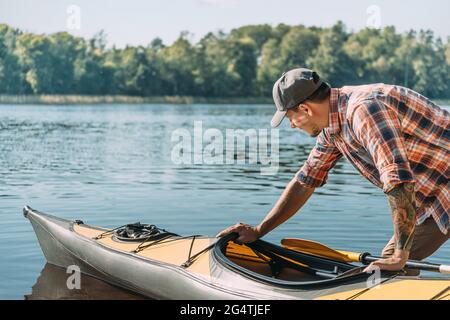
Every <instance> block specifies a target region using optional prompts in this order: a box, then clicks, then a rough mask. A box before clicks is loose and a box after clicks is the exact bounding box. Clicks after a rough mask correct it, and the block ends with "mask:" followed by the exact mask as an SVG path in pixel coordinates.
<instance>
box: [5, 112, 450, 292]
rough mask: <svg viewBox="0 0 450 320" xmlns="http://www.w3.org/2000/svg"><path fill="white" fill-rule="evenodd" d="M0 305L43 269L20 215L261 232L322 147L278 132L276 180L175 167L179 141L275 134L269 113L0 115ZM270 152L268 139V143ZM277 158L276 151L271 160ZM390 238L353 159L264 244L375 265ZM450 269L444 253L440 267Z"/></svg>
mask: <svg viewBox="0 0 450 320" xmlns="http://www.w3.org/2000/svg"><path fill="white" fill-rule="evenodd" d="M0 110H1V111H0V141H1V143H0V200H1V201H0V255H1V256H2V263H1V264H0V284H1V285H0V298H7V299H11V298H18V299H20V298H21V297H23V295H24V293H26V292H29V291H30V287H31V286H32V284H33V283H34V281H35V279H36V277H37V275H38V274H39V272H40V270H41V267H42V265H43V264H44V262H45V261H44V258H43V256H42V253H41V251H40V248H39V245H38V243H37V241H36V238H35V236H34V234H33V231H32V228H31V226H30V225H29V222H28V221H27V220H25V219H24V218H23V217H22V214H21V208H22V207H23V206H24V205H25V204H28V205H30V206H31V207H33V208H36V209H39V210H42V211H44V212H49V213H53V214H56V215H58V216H62V217H65V218H70V219H82V220H84V221H85V222H86V223H89V224H93V225H99V226H105V227H111V226H119V225H123V224H126V223H130V222H136V221H141V222H145V223H153V224H156V225H158V226H160V227H162V228H165V229H167V230H170V231H173V232H176V233H178V234H184V235H189V234H204V235H215V234H217V232H218V231H220V230H222V229H223V228H225V227H227V226H229V225H231V224H234V223H236V222H238V221H243V222H247V223H251V224H256V223H258V222H259V221H260V220H261V219H262V218H263V217H264V216H265V215H266V214H267V212H268V211H269V210H270V209H271V208H272V205H273V204H274V203H275V201H276V200H277V198H278V196H279V195H280V193H281V191H282V190H283V189H284V187H285V186H286V184H287V182H288V181H289V180H290V179H291V178H292V176H293V175H294V173H295V172H296V171H297V170H298V169H299V167H300V166H301V165H302V163H303V162H304V161H305V159H306V158H307V156H308V154H309V151H310V150H311V148H312V146H313V145H314V143H315V140H314V139H312V138H310V137H307V136H306V135H303V134H301V133H300V132H299V131H298V130H292V129H290V128H289V126H288V123H287V122H286V123H284V124H283V127H282V128H281V129H280V131H279V137H280V142H279V145H280V158H279V161H280V164H279V170H278V173H277V174H276V175H273V176H263V175H261V170H260V169H261V166H260V165H237V164H232V165H175V164H174V163H173V162H172V161H171V150H172V147H173V145H174V143H172V141H171V135H172V132H173V131H174V130H176V129H179V128H184V129H187V130H188V131H189V132H191V133H192V134H193V127H194V121H202V123H203V130H206V129H208V128H216V129H218V130H220V132H222V133H225V130H226V129H243V130H247V129H256V130H259V129H269V123H270V119H271V117H272V115H273V106H270V105H267V106H264V105H251V106H242V105H241V106H237V105H187V106H186V105H183V106H177V105H130V106H129V105H111V106H108V105H103V106H0ZM269 141H270V139H269ZM269 150H270V149H269ZM391 235H392V223H391V218H390V212H389V208H388V203H387V201H386V197H385V196H384V194H383V193H382V192H381V191H380V190H378V189H376V188H375V187H374V186H372V185H371V184H370V183H368V182H367V181H365V180H364V179H363V178H362V177H361V176H360V175H359V174H358V173H357V172H356V170H355V169H354V168H353V167H352V166H351V165H350V164H349V163H348V162H346V161H345V160H342V161H340V162H339V163H338V164H337V165H336V167H335V168H334V169H333V170H332V172H331V174H330V176H329V179H328V184H327V185H326V186H325V187H324V188H321V189H318V190H317V191H316V193H315V194H314V195H313V197H312V198H311V200H310V201H308V203H307V205H306V206H305V207H304V209H302V211H301V212H300V213H299V214H297V215H296V216H294V217H293V218H291V219H290V220H289V221H287V222H286V223H285V224H283V225H282V226H280V227H279V228H277V229H276V230H274V231H273V232H271V233H270V234H269V235H267V236H266V237H265V239H266V240H268V241H273V242H279V241H280V240H281V239H282V238H283V237H300V238H307V239H311V240H316V241H321V242H323V243H325V244H327V245H329V246H332V247H335V248H339V249H347V250H355V251H369V252H372V253H373V254H378V253H379V252H380V251H381V249H382V248H383V246H384V244H385V243H386V242H387V241H388V239H389V238H390V237H391ZM430 260H431V261H434V262H441V263H445V262H447V263H450V248H449V245H446V246H445V247H444V248H442V249H441V250H439V251H438V252H437V253H436V254H435V255H434V256H433V257H432V258H431V259H430Z"/></svg>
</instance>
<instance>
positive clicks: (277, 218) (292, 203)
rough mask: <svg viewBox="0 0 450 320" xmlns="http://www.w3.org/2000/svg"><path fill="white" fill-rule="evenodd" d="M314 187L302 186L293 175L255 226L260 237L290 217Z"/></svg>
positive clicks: (307, 197)
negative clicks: (276, 199)
mask: <svg viewBox="0 0 450 320" xmlns="http://www.w3.org/2000/svg"><path fill="white" fill-rule="evenodd" d="M313 192H314V188H306V187H304V186H302V185H301V184H300V183H299V182H298V180H297V178H296V177H294V178H293V179H292V180H291V181H290V182H289V184H288V185H287V187H286V188H285V189H284V191H283V193H282V194H281V196H280V198H279V199H278V201H277V203H276V204H275V206H274V207H273V209H272V210H271V211H270V212H269V213H268V214H267V216H266V217H265V218H264V220H263V221H262V222H261V223H260V224H259V225H258V226H257V230H258V232H259V233H260V235H261V237H262V236H264V235H265V234H267V233H269V232H270V231H272V230H273V229H275V228H276V227H277V226H279V225H280V224H282V223H283V222H285V221H286V220H288V219H289V218H290V217H292V216H293V215H294V214H295V213H296V212H297V211H298V210H300V208H301V207H302V206H303V205H304V204H305V202H306V201H307V200H308V199H309V197H310V196H311V195H312V194H313Z"/></svg>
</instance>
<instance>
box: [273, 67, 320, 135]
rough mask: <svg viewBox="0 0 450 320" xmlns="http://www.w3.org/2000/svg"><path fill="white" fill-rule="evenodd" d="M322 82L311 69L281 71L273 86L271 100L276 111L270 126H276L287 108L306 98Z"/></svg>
mask: <svg viewBox="0 0 450 320" xmlns="http://www.w3.org/2000/svg"><path fill="white" fill-rule="evenodd" d="M322 83H323V81H322V80H320V77H319V75H318V74H317V73H316V72H314V71H313V70H309V69H305V68H298V69H293V70H290V71H288V72H285V73H283V75H282V76H281V78H280V79H278V80H277V82H275V84H274V86H273V91H272V94H273V100H274V102H275V106H276V107H277V111H276V112H275V115H274V116H273V118H272V121H271V125H272V128H276V127H278V126H279V125H280V124H281V122H282V121H283V119H284V117H285V116H286V113H287V110H288V109H291V108H294V107H296V106H298V105H299V104H300V103H302V102H303V101H305V100H306V99H308V98H309V97H310V96H311V95H312V94H313V93H314V92H315V91H316V90H317V89H318V88H319V87H320V85H321V84H322Z"/></svg>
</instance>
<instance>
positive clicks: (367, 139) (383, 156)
mask: <svg viewBox="0 0 450 320" xmlns="http://www.w3.org/2000/svg"><path fill="white" fill-rule="evenodd" d="M401 128H402V127H401V123H400V120H399V118H398V116H397V114H396V113H395V112H394V111H393V110H391V109H389V108H388V107H386V106H385V105H384V104H383V103H381V102H378V101H368V102H366V103H364V104H361V105H360V106H358V107H357V108H356V109H355V112H354V113H353V117H352V130H353V132H354V133H355V135H356V137H357V139H358V140H359V142H360V143H361V145H362V146H363V147H364V148H365V149H366V150H367V152H368V153H369V155H370V156H371V158H372V160H373V163H374V165H375V166H376V168H377V170H378V172H379V175H380V181H381V183H382V184H383V191H384V192H385V193H388V192H390V191H391V190H392V189H393V188H394V187H395V186H396V185H398V184H401V183H405V182H415V180H414V174H413V172H412V170H411V167H410V164H409V160H408V156H407V150H406V147H405V143H404V139H403V134H402V130H401Z"/></svg>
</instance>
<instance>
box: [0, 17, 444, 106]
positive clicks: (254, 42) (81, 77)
mask: <svg viewBox="0 0 450 320" xmlns="http://www.w3.org/2000/svg"><path fill="white" fill-rule="evenodd" d="M191 38H192V35H191V34H190V33H189V32H187V31H184V32H181V33H180V36H179V37H178V39H177V40H176V41H174V42H173V43H172V44H170V45H168V44H165V43H164V42H163V41H162V40H161V39H160V38H156V39H153V40H151V39H149V43H148V45H146V46H127V47H125V48H116V47H115V46H111V45H108V43H107V35H106V34H105V32H103V31H100V32H98V33H97V34H96V35H95V36H93V37H92V38H91V39H84V38H81V37H76V36H74V35H71V34H69V33H67V32H58V33H54V34H33V33H27V32H23V31H21V30H19V29H16V28H13V27H11V26H8V25H6V24H0V94H2V95H42V94H49V95H68V94H70V95H129V96H139V97H152V96H193V97H224V98H227V97H230V98H232V97H249V98H251V97H270V96H271V93H272V86H273V83H274V82H275V81H276V80H277V79H278V77H280V76H281V74H282V73H283V72H284V71H287V70H289V69H292V68H295V67H299V66H305V67H309V68H312V69H314V70H316V71H317V72H318V73H319V74H320V75H321V77H322V78H323V79H325V80H326V81H328V82H329V83H330V84H331V85H332V86H333V87H341V86H344V85H355V84H365V83H375V82H384V83H389V84H398V85H403V86H407V87H410V88H412V89H414V90H416V91H418V92H420V93H421V94H424V95H426V96H428V97H430V98H439V99H446V98H450V37H449V38H447V39H441V38H439V37H436V36H435V35H434V34H433V32H432V31H430V30H420V31H413V30H411V31H409V32H405V33H399V32H397V30H396V29H395V28H394V27H385V28H383V29H371V28H366V29H362V30H360V31H357V32H354V31H349V30H348V29H347V27H346V26H345V25H344V24H343V23H342V22H337V23H336V24H334V25H333V26H332V27H329V28H319V27H305V26H303V25H296V26H290V25H285V24H279V25H276V26H271V25H268V24H263V25H248V26H243V27H240V28H236V29H233V30H231V31H230V32H228V33H225V32H223V31H217V32H210V33H208V34H206V35H205V36H203V38H201V39H200V40H199V41H198V42H196V43H193V42H192V41H191V40H190V39H191Z"/></svg>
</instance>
